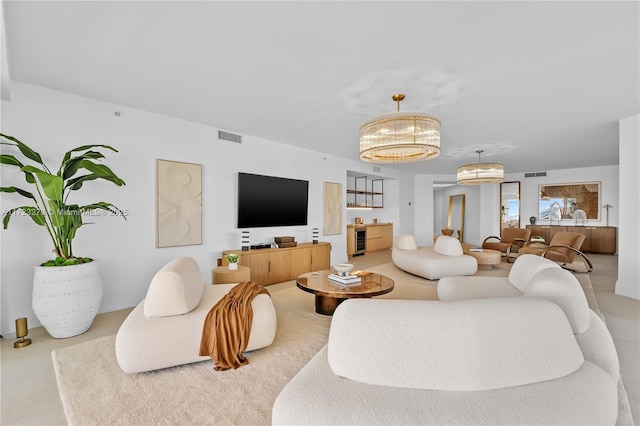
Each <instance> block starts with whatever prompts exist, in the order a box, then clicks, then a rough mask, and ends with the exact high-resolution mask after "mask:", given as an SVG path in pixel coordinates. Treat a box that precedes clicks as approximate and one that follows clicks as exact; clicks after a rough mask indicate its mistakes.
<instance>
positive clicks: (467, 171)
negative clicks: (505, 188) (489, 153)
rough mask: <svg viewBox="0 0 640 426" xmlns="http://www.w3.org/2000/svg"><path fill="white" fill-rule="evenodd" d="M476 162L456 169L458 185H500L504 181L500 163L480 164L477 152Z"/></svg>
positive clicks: (480, 151) (502, 168)
mask: <svg viewBox="0 0 640 426" xmlns="http://www.w3.org/2000/svg"><path fill="white" fill-rule="evenodd" d="M476 152H477V153H478V162H477V163H475V164H466V165H464V166H460V167H458V185H481V184H483V183H500V182H502V181H503V180H504V166H503V165H502V163H481V162H480V154H482V153H483V152H484V151H482V150H478V151H476Z"/></svg>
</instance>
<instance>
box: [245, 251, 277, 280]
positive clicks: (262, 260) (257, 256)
mask: <svg viewBox="0 0 640 426" xmlns="http://www.w3.org/2000/svg"><path fill="white" fill-rule="evenodd" d="M239 263H240V264H241V265H243V266H248V267H250V268H251V281H255V282H256V283H258V284H260V285H268V284H270V283H269V253H251V254H245V255H241V256H240V261H239Z"/></svg>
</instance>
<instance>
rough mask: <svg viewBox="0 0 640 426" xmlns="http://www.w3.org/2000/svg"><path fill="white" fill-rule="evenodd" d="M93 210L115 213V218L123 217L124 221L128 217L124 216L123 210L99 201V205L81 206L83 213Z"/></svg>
mask: <svg viewBox="0 0 640 426" xmlns="http://www.w3.org/2000/svg"><path fill="white" fill-rule="evenodd" d="M93 210H106V211H109V212H111V213H113V215H114V216H122V217H123V218H124V220H127V216H126V215H125V214H124V212H123V211H122V210H120V209H119V208H117V207H116V206H114V205H113V204H111V203H105V202H104V201H99V202H97V203H92V204H87V205H86V206H81V207H80V211H81V212H83V213H84V212H90V211H93Z"/></svg>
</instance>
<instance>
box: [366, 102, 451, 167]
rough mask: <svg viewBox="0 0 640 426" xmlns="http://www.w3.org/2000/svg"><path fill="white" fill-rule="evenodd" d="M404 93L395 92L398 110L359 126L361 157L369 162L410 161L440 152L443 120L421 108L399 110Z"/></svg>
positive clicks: (419, 159)
mask: <svg viewBox="0 0 640 426" xmlns="http://www.w3.org/2000/svg"><path fill="white" fill-rule="evenodd" d="M404 98H405V96H404V95H403V94H401V93H400V94H397V95H393V96H392V98H391V99H393V100H394V101H395V102H397V104H398V109H397V112H395V113H389V114H383V115H379V116H376V117H373V118H370V119H369V120H367V121H365V122H364V123H363V124H362V126H360V159H361V160H362V161H366V162H368V163H410V162H414V161H423V160H431V159H432V158H436V157H437V156H439V155H440V120H439V119H438V118H437V117H435V116H433V115H430V114H426V113H421V112H409V113H401V112H400V101H402V100H403V99H404Z"/></svg>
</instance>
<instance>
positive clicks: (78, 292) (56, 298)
mask: <svg viewBox="0 0 640 426" xmlns="http://www.w3.org/2000/svg"><path fill="white" fill-rule="evenodd" d="M101 301H102V280H101V279H100V269H99V268H98V262H96V261H95V260H94V261H93V262H89V263H82V264H80V265H72V266H61V267H44V266H36V268H35V273H34V276H33V298H32V306H33V311H34V312H35V314H36V317H38V320H39V321H40V323H41V324H42V325H43V326H44V328H45V329H46V330H47V332H48V333H49V334H50V335H51V336H52V337H55V338H65V337H72V336H77V335H78V334H82V333H84V332H85V331H87V330H88V329H89V327H91V324H92V323H93V320H94V318H95V317H96V315H97V314H98V309H99V308H100V302H101Z"/></svg>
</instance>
